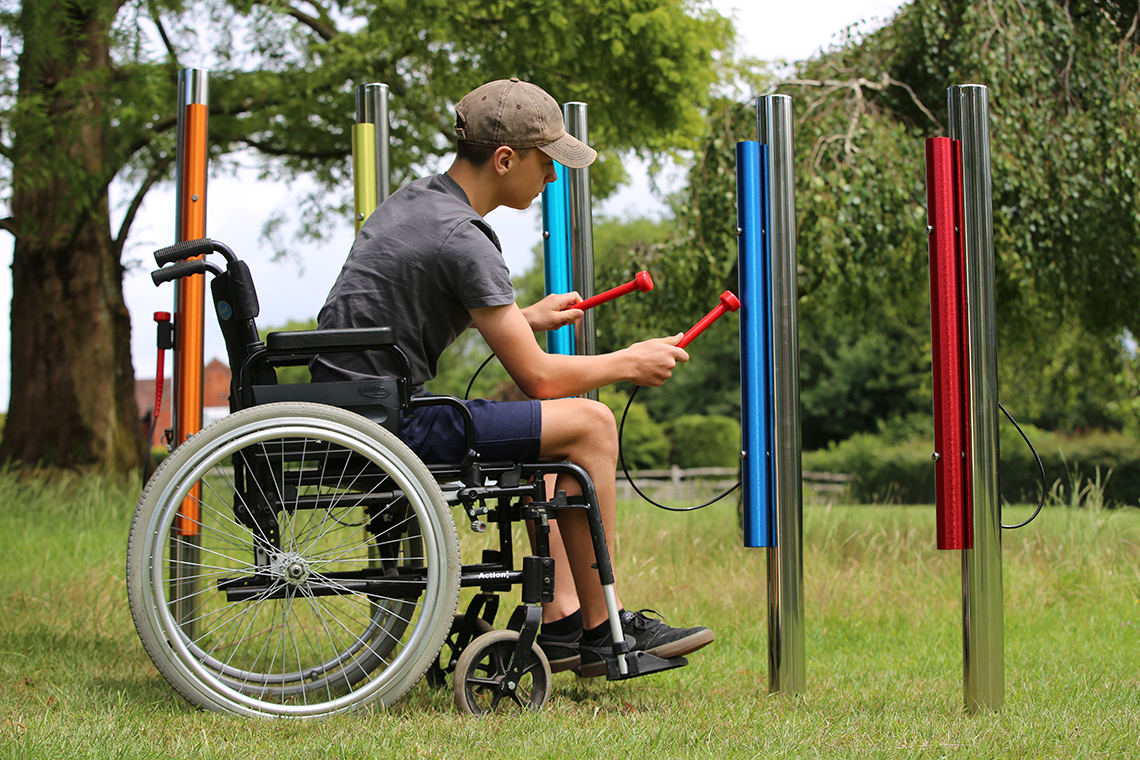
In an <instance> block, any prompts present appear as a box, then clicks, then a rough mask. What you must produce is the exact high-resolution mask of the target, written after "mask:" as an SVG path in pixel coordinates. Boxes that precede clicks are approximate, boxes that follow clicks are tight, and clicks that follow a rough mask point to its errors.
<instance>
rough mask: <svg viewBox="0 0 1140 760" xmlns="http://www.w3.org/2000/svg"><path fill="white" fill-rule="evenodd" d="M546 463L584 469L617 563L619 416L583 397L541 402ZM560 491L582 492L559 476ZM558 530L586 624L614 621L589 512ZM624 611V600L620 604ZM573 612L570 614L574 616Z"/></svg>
mask: <svg viewBox="0 0 1140 760" xmlns="http://www.w3.org/2000/svg"><path fill="white" fill-rule="evenodd" d="M541 454H542V458H543V459H565V460H567V461H570V462H574V463H575V464H577V465H578V466H580V467H582V468H583V469H584V470H585V471H586V472H587V473H588V474H589V476H590V478H591V480H593V482H594V491H595V493H596V494H597V497H598V507H599V508H600V510H601V515H602V525H603V527H604V528H605V532H606V546H607V548H608V549H609V552H610V558H611V561H612V558H613V548H612V546H611V542H612V541H613V538H614V535H615V534H614V527H615V524H616V513H617V485H616V483H615V474H616V472H617V459H618V437H617V424H616V423H615V422H614V415H613V413H612V412H611V411H610V410H609V408H608V407H606V406H605V405H604V404H601V403H599V402H597V401H591V400H589V399H583V398H566V399H555V400H552V401H543V402H542V446H541ZM556 488H558V489H560V490H564V491H566V493H567V494H568V495H572V494H579V493H581V488H580V487H579V485H578V482H577V481H576V480H575V479H573V478H571V477H568V476H560V477H559V478H558V482H557V485H556ZM557 522H558V529H559V532H560V533H561V536H562V543H563V544H564V545H565V552H566V557H567V560H568V564H569V567H570V571H571V574H572V576H573V581H574V587H575V589H576V592H577V594H576V595H577V599H578V601H579V602H580V603H581V609H582V618H583V623H584V625H585V627H586V628H593V627H595V626H597V625H601V624H602V623H604V622H605V621H606V620H608V619H609V613H608V611H607V610H606V601H605V596H604V595H603V593H602V586H601V582H600V581H599V579H598V571H597V570H596V569H595V568H594V567H593V564H594V562H595V558H594V545H593V541H592V539H591V537H590V525H589V522H588V520H587V517H586V513H585V511H584V510H565V511H563V512H562V513H561V514H560V515H559V517H558V520H557ZM551 539H552V540H551V554H552V556H555V561H556V562H558V561H559V558H558V556H556V555H555V554H554V553H555V551H556V550H555V544H556V541H555V540H554V535H553V534H552V535H551ZM558 578H559V574H558V573H555V583H556V587H555V600H556V603H557V599H558V595H559V593H560V590H561V589H560V588H559V586H558V585H557V584H558ZM618 606H619V607H620V606H621V601H620V600H619V601H618ZM572 612H573V610H567V611H566V614H571V613H572ZM558 617H563V615H555V614H554V613H550V615H549V617H548V616H547V615H544V618H546V619H549V620H555V619H557V618H558Z"/></svg>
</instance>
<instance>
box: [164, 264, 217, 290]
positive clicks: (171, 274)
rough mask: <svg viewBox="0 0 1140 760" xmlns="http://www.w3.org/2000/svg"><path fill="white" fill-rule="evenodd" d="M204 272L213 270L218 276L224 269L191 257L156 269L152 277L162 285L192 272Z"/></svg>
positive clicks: (187, 275)
mask: <svg viewBox="0 0 1140 760" xmlns="http://www.w3.org/2000/svg"><path fill="white" fill-rule="evenodd" d="M203 272H212V273H213V274H214V275H215V276H217V275H220V274H221V273H222V270H221V268H220V267H218V266H217V265H215V264H211V263H210V262H209V261H206V260H204V259H190V260H189V261H179V262H178V263H177V264H173V265H171V266H168V267H163V268H162V269H156V270H154V271H153V272H151V273H150V279H152V280H154V284H155V285H161V284H162V283H164V282H170V281H171V280H177V279H179V278H181V277H189V276H190V275H192V274H202V273H203Z"/></svg>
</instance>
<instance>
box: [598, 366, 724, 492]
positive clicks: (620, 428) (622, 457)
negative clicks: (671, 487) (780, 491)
mask: <svg viewBox="0 0 1140 760" xmlns="http://www.w3.org/2000/svg"><path fill="white" fill-rule="evenodd" d="M641 388H642V386H640V385H639V386H637V387H636V388H634V389H633V393H631V394H629V401H627V402H626V404H625V411H624V412H622V413H621V424H620V425H618V459H619V460H620V461H621V471H622V472H624V473H625V479H626V480H627V481H628V482H629V484H630V486H631V487H632V488H633V490H634V491H636V492H637V495H638V496H640V497H641V498H643V499H645V500H646V501H647V502H649V503H650V504H652V505H653V506H655V507H657V508H658V509H665V510H668V511H670V512H693V511H695V510H698V509H704V508H705V507H707V506H709V505H711V504H716V503H717V502H718V501H720V500H721V499H723V498H724V497H726V496H728V495H729V494H730V493H732V492H733V491H735V490H736V489H737V488H740V482H741V481H739V480H738V481H736V485H734V486H733V487H732V488H730V489H728V490H727V491H725V492H724V493H722V494H721V495H720V496H715V497H713V498H712V499H710V500H709V501H706V502H705V503H704V504H698V505H696V506H694V507H670V506H666V505H665V504H660V503H658V502H656V501H654V500H653V499H651V498H649V497H648V496H646V495H645V494H644V493H642V491H641V489H640V488H638V487H637V484H636V483H634V482H633V476H632V475H630V474H629V469H628V468H627V467H626V466H625V454H624V450H625V447H624V446H622V445H621V440H622V433H623V432H624V431H625V418H626V417H627V416H628V415H629V409H630V407H631V406H633V399H634V398H636V397H637V392H638V391H639V390H641Z"/></svg>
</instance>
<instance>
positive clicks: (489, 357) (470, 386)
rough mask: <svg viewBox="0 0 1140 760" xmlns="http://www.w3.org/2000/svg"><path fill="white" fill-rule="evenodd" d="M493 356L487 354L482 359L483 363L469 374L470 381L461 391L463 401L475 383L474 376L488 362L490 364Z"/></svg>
mask: <svg viewBox="0 0 1140 760" xmlns="http://www.w3.org/2000/svg"><path fill="white" fill-rule="evenodd" d="M494 358H495V355H494V354H491V355H490V356H488V357H487V358H486V359H484V360H483V363H482V364H480V365H479V369H477V370H475V374H474V375H472V376H471V382H469V383H467V390H465V391H463V400H464V401H466V400H467V397H468V396H470V395H471V388H472V386H474V385H475V378H477V377H479V373H480V372H482V371H483V368H484V367H486V366H487V365H488V364H490V363H491V360H492V359H494Z"/></svg>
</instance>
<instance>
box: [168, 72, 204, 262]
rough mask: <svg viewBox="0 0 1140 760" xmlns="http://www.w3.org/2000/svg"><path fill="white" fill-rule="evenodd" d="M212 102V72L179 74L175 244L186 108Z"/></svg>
mask: <svg viewBox="0 0 1140 760" xmlns="http://www.w3.org/2000/svg"><path fill="white" fill-rule="evenodd" d="M209 102H210V72H209V71H207V70H206V69H182V70H181V71H179V72H178V111H177V114H178V123H177V130H178V139H177V144H176V146H175V151H176V152H175V161H174V167H175V168H174V173H175V195H174V229H175V230H176V231H177V232H176V233H175V242H181V240H182V239H181V238H180V237H179V235H180V234H181V231H182V185H183V184H184V182H183V175H184V174H185V172H186V168H185V167H184V165H183V164H184V163H185V158H186V148H187V146H186V119H185V113H186V106H188V105H190V104H192V103H200V104H203V105H208V104H209Z"/></svg>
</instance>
